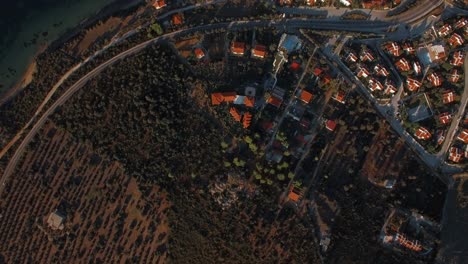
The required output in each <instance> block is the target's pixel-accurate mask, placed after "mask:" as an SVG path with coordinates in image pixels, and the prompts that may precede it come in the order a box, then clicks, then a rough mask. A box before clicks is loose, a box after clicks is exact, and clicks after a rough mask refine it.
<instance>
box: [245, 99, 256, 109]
mask: <svg viewBox="0 0 468 264" xmlns="http://www.w3.org/2000/svg"><path fill="white" fill-rule="evenodd" d="M244 104H245V106H247V107H253V106H254V104H255V98H254V97H252V96H246V97H245V99H244Z"/></svg>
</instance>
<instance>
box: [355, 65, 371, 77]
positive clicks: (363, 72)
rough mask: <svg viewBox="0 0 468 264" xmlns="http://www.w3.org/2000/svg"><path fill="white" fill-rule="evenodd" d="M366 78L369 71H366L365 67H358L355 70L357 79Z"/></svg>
mask: <svg viewBox="0 0 468 264" xmlns="http://www.w3.org/2000/svg"><path fill="white" fill-rule="evenodd" d="M368 76H369V70H367V69H366V67H364V66H362V65H359V66H358V68H357V77H359V78H361V77H364V78H367V77H368Z"/></svg>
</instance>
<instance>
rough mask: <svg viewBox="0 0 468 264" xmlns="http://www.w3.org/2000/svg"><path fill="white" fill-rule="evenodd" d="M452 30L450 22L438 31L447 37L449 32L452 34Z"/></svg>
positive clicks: (440, 34) (441, 35)
mask: <svg viewBox="0 0 468 264" xmlns="http://www.w3.org/2000/svg"><path fill="white" fill-rule="evenodd" d="M451 31H452V26H450V25H449V24H445V25H444V26H442V27H441V28H440V29H439V30H438V31H437V34H439V36H440V37H445V36H447V35H448V34H450V32H451Z"/></svg>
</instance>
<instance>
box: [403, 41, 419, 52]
mask: <svg viewBox="0 0 468 264" xmlns="http://www.w3.org/2000/svg"><path fill="white" fill-rule="evenodd" d="M403 50H404V51H405V52H406V54H408V55H412V54H414V53H415V52H416V49H415V48H414V47H413V46H412V45H411V44H410V43H408V42H406V43H405V44H403Z"/></svg>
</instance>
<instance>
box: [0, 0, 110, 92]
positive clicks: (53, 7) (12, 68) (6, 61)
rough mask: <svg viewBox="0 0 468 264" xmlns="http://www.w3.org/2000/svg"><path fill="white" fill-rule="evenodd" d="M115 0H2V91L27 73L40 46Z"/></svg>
mask: <svg viewBox="0 0 468 264" xmlns="http://www.w3.org/2000/svg"><path fill="white" fill-rule="evenodd" d="M113 1H114V0H22V1H21V0H20V1H16V0H13V1H6V0H4V1H2V2H5V3H2V7H1V8H0V91H4V90H5V89H8V88H10V87H11V85H12V84H14V83H15V82H16V81H17V80H18V79H19V78H20V77H21V76H22V74H23V73H24V71H25V70H26V68H27V66H28V65H29V63H30V62H31V60H32V58H33V57H34V54H36V52H37V51H38V49H39V47H41V46H42V45H44V44H47V43H51V42H52V41H54V40H56V39H57V38H58V37H59V36H60V35H62V34H64V33H65V32H66V31H67V30H70V29H72V28H73V27H75V26H76V25H78V24H79V23H80V22H81V21H83V20H84V19H86V18H88V17H91V16H93V15H94V14H96V13H97V12H98V11H99V10H101V9H102V8H103V7H105V6H106V5H108V4H110V3H112V2H113Z"/></svg>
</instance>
